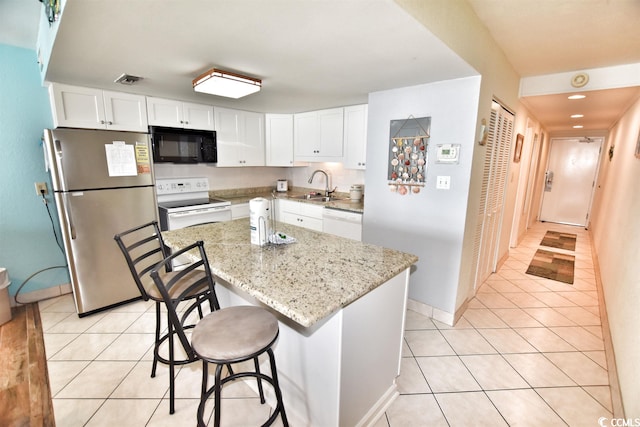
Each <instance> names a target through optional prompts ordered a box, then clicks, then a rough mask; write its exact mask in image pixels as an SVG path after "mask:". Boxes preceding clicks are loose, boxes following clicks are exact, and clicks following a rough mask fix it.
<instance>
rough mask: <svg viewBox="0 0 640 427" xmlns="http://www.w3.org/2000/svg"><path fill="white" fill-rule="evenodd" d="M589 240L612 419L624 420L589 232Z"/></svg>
mask: <svg viewBox="0 0 640 427" xmlns="http://www.w3.org/2000/svg"><path fill="white" fill-rule="evenodd" d="M589 238H590V239H591V242H592V243H591V259H592V261H593V270H594V272H595V276H596V288H597V290H598V305H599V306H600V320H601V321H602V338H603V340H604V353H605V356H606V358H607V373H608V374H609V389H610V390H611V406H612V408H613V417H614V418H620V419H624V418H625V416H624V405H623V403H622V393H621V391H620V382H619V381H618V369H617V367H616V355H615V352H614V350H613V341H612V340H611V331H610V330H609V317H608V316H607V305H606V304H605V301H604V289H603V288H602V277H601V276H600V262H599V261H598V253H597V252H596V249H595V244H594V243H593V235H592V234H591V231H590V230H589Z"/></svg>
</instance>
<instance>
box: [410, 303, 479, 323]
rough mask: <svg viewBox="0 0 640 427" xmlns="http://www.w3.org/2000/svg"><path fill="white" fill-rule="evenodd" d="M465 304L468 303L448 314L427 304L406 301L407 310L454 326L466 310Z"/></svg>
mask: <svg viewBox="0 0 640 427" xmlns="http://www.w3.org/2000/svg"><path fill="white" fill-rule="evenodd" d="M467 304H468V301H465V302H464V304H462V305H461V306H460V307H459V308H458V309H457V310H456V312H455V313H449V312H447V311H444V310H440V309H439V308H435V307H432V306H430V305H429V304H425V303H423V302H420V301H416V300H414V299H411V298H409V299H408V301H407V308H408V309H409V310H412V311H415V312H417V313H420V314H422V315H424V316H427V317H430V318H431V319H435V320H437V321H438V322H442V323H444V324H445V325H449V326H454V325H455V324H456V322H457V321H458V320H459V319H460V317H462V315H463V314H464V311H465V310H466V309H467Z"/></svg>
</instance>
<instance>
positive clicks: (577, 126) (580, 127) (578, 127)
mask: <svg viewBox="0 0 640 427" xmlns="http://www.w3.org/2000/svg"><path fill="white" fill-rule="evenodd" d="M583 127H584V126H582V125H575V126H574V127H573V128H574V129H582V128H583Z"/></svg>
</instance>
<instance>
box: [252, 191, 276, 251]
mask: <svg viewBox="0 0 640 427" xmlns="http://www.w3.org/2000/svg"><path fill="white" fill-rule="evenodd" d="M272 212H273V211H272V210H271V200H269V199H265V198H264V197H256V198H255V199H251V200H249V226H250V229H251V244H252V245H259V246H264V245H266V244H267V243H268V242H269V236H270V235H271V213H272Z"/></svg>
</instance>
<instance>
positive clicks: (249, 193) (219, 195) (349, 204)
mask: <svg viewBox="0 0 640 427" xmlns="http://www.w3.org/2000/svg"><path fill="white" fill-rule="evenodd" d="M273 190H274V189H273V188H272V187H258V188H241V189H232V190H216V191H211V192H210V193H209V195H210V197H211V198H216V199H222V200H227V201H229V202H231V204H232V205H235V204H240V203H248V202H249V200H251V199H253V198H255V197H264V198H267V199H268V198H271V197H274V196H275V197H276V198H277V199H290V200H295V201H298V202H301V203H311V204H314V205H321V206H324V207H327V208H333V209H341V210H345V211H351V212H357V213H362V212H364V202H363V201H362V200H360V201H358V202H353V201H351V199H350V198H349V193H336V197H338V199H339V200H332V201H330V202H322V201H319V200H307V199H299V198H298V197H300V196H302V195H304V194H308V193H309V192H311V191H317V190H312V189H308V188H301V187H296V188H292V189H291V190H290V191H287V192H281V193H280V192H276V191H273Z"/></svg>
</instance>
